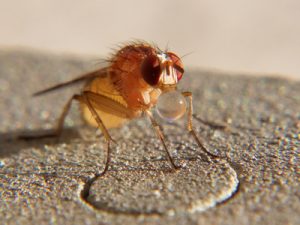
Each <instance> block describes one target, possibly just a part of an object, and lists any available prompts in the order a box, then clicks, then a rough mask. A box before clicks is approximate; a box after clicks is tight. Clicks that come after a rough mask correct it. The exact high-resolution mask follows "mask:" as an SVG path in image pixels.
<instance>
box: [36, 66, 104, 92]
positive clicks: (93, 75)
mask: <svg viewBox="0 0 300 225" xmlns="http://www.w3.org/2000/svg"><path fill="white" fill-rule="evenodd" d="M108 73H109V71H108V68H103V69H99V70H96V71H93V72H90V73H86V74H84V75H81V76H79V77H77V78H75V79H73V80H70V81H67V82H64V83H60V84H57V85H54V86H52V87H49V88H47V89H44V90H41V91H38V92H36V93H34V94H33V96H39V95H43V94H46V93H49V92H53V91H57V90H59V89H63V88H66V87H70V86H72V85H75V84H78V83H81V82H88V81H91V80H93V79H94V78H96V77H106V76H108Z"/></svg>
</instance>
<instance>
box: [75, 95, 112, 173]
mask: <svg viewBox="0 0 300 225" xmlns="http://www.w3.org/2000/svg"><path fill="white" fill-rule="evenodd" d="M75 99H76V100H78V101H80V102H82V103H84V104H86V106H87V107H88V109H89V110H90V112H91V114H92V116H93V118H94V120H95V121H96V122H97V124H98V127H99V129H100V130H101V131H102V133H103V135H104V138H105V140H106V143H107V147H106V162H105V167H104V170H103V171H102V173H101V174H100V175H104V174H105V173H106V171H107V170H108V166H109V163H110V151H111V149H110V143H111V142H112V141H113V139H112V138H111V136H110V134H109V133H108V130H107V128H106V127H105V126H104V123H103V121H102V120H101V118H100V117H99V115H98V114H97V112H96V110H95V109H94V107H93V105H92V104H91V101H90V100H89V95H88V93H87V92H84V93H83V94H82V95H76V96H75Z"/></svg>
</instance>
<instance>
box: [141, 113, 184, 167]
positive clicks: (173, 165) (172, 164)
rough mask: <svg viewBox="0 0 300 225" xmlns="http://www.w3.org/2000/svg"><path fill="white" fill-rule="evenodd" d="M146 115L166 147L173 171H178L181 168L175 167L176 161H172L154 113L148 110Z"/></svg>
mask: <svg viewBox="0 0 300 225" xmlns="http://www.w3.org/2000/svg"><path fill="white" fill-rule="evenodd" d="M145 113H146V114H147V116H148V117H149V119H150V121H151V124H152V126H153V128H154V130H155V132H156V134H157V136H158V138H159V139H160V141H161V143H162V145H163V147H164V150H165V152H166V155H167V159H168V161H169V162H170V164H171V166H172V169H174V170H176V169H178V168H179V167H178V166H176V165H175V163H174V161H173V159H172V157H171V155H170V153H169V150H168V148H167V145H166V143H165V138H164V135H163V133H162V130H161V129H160V126H159V125H158V123H157V122H156V121H155V119H154V118H153V116H152V113H151V112H150V111H148V110H146V111H145Z"/></svg>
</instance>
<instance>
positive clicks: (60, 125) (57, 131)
mask: <svg viewBox="0 0 300 225" xmlns="http://www.w3.org/2000/svg"><path fill="white" fill-rule="evenodd" d="M76 96H77V95H73V96H72V97H71V98H70V99H69V100H68V102H67V103H66V104H65V106H64V108H63V111H62V113H61V115H60V117H59V119H58V120H57V124H56V127H55V128H53V129H51V130H48V131H45V132H40V131H39V133H34V134H21V135H19V138H21V139H38V138H47V137H59V136H60V135H61V133H62V130H63V126H64V122H65V118H66V116H67V115H68V112H69V110H70V108H71V105H72V102H73V100H74V99H76Z"/></svg>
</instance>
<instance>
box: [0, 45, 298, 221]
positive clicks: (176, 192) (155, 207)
mask: <svg viewBox="0 0 300 225" xmlns="http://www.w3.org/2000/svg"><path fill="white" fill-rule="evenodd" d="M94 62H95V60H94V59H88V58H80V57H74V56H58V55H50V54H49V55H48V54H44V53H39V52H26V51H0V93H1V98H0V118H1V121H0V123H1V126H0V180H1V181H0V196H1V198H0V218H1V221H0V223H2V224H65V225H67V224H299V221H300V216H299V215H300V201H299V197H300V191H299V149H300V122H299V121H300V83H299V82H295V81H288V80H284V79H279V78H264V77H260V78H258V77H256V78H255V77H247V76H238V75H236V76H230V74H225V73H220V72H212V71H201V70H187V73H186V75H185V77H184V79H183V81H182V84H181V89H183V90H191V91H192V92H193V94H194V113H195V117H194V126H195V128H196V130H197V132H198V135H199V137H201V138H202V139H203V140H204V141H205V145H206V147H207V148H208V149H209V150H210V151H211V152H212V153H214V154H217V155H219V156H220V158H219V159H211V160H210V161H208V160H207V158H206V157H204V155H203V154H204V153H203V152H202V151H201V149H199V147H198V146H197V144H196V142H195V141H194V140H193V139H192V137H191V136H190V135H189V134H188V133H187V132H186V130H185V122H186V121H185V119H186V118H184V119H182V120H180V121H178V122H177V123H174V124H168V123H166V122H164V121H162V120H159V119H158V120H159V122H160V124H161V125H162V126H163V128H164V133H165V135H166V137H167V144H168V146H169V148H170V151H171V153H172V157H173V158H174V159H175V163H176V164H177V165H180V166H181V168H180V169H179V170H178V171H177V172H172V171H170V167H169V164H168V161H167V160H166V158H165V154H164V151H163V148H162V146H161V144H160V142H159V140H158V139H157V138H156V136H155V134H154V133H153V130H152V128H151V125H150V123H149V121H148V120H147V119H146V118H140V119H136V120H133V121H131V122H129V123H128V124H126V125H125V126H123V127H122V128H120V129H113V130H111V131H110V132H111V135H112V136H113V138H114V139H115V140H116V144H113V145H112V162H111V164H110V167H109V171H108V173H107V174H105V175H104V176H97V174H99V173H100V172H101V171H102V170H103V168H104V160H105V144H104V138H103V137H102V135H101V133H100V132H99V131H96V130H95V129H94V128H89V127H87V126H85V125H84V123H83V122H82V120H81V118H80V113H79V112H78V111H79V110H78V105H77V104H74V105H73V107H72V109H71V113H70V115H69V116H68V118H67V120H66V123H65V126H66V129H65V131H64V133H63V135H62V136H61V137H60V138H59V139H55V138H44V139H35V140H22V139H18V136H20V135H22V134H24V133H25V134H27V135H28V134H34V133H41V132H45V131H46V130H47V129H50V128H51V127H53V125H54V122H55V119H56V118H57V117H58V116H59V114H60V112H61V110H62V107H63V105H64V103H65V102H66V101H67V99H68V98H69V96H70V95H71V94H72V93H74V91H75V92H76V91H78V90H79V89H78V88H76V87H75V88H74V89H69V90H64V91H59V92H56V93H54V94H49V95H46V96H41V97H38V98H32V97H31V94H32V93H33V92H35V91H38V90H41V89H43V88H46V87H48V86H51V85H53V84H56V83H59V82H62V81H66V80H68V79H71V78H74V77H76V75H79V74H81V73H83V72H84V71H89V70H92V69H95V68H97V65H94V64H95V63H94ZM98 66H99V65H98Z"/></svg>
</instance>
